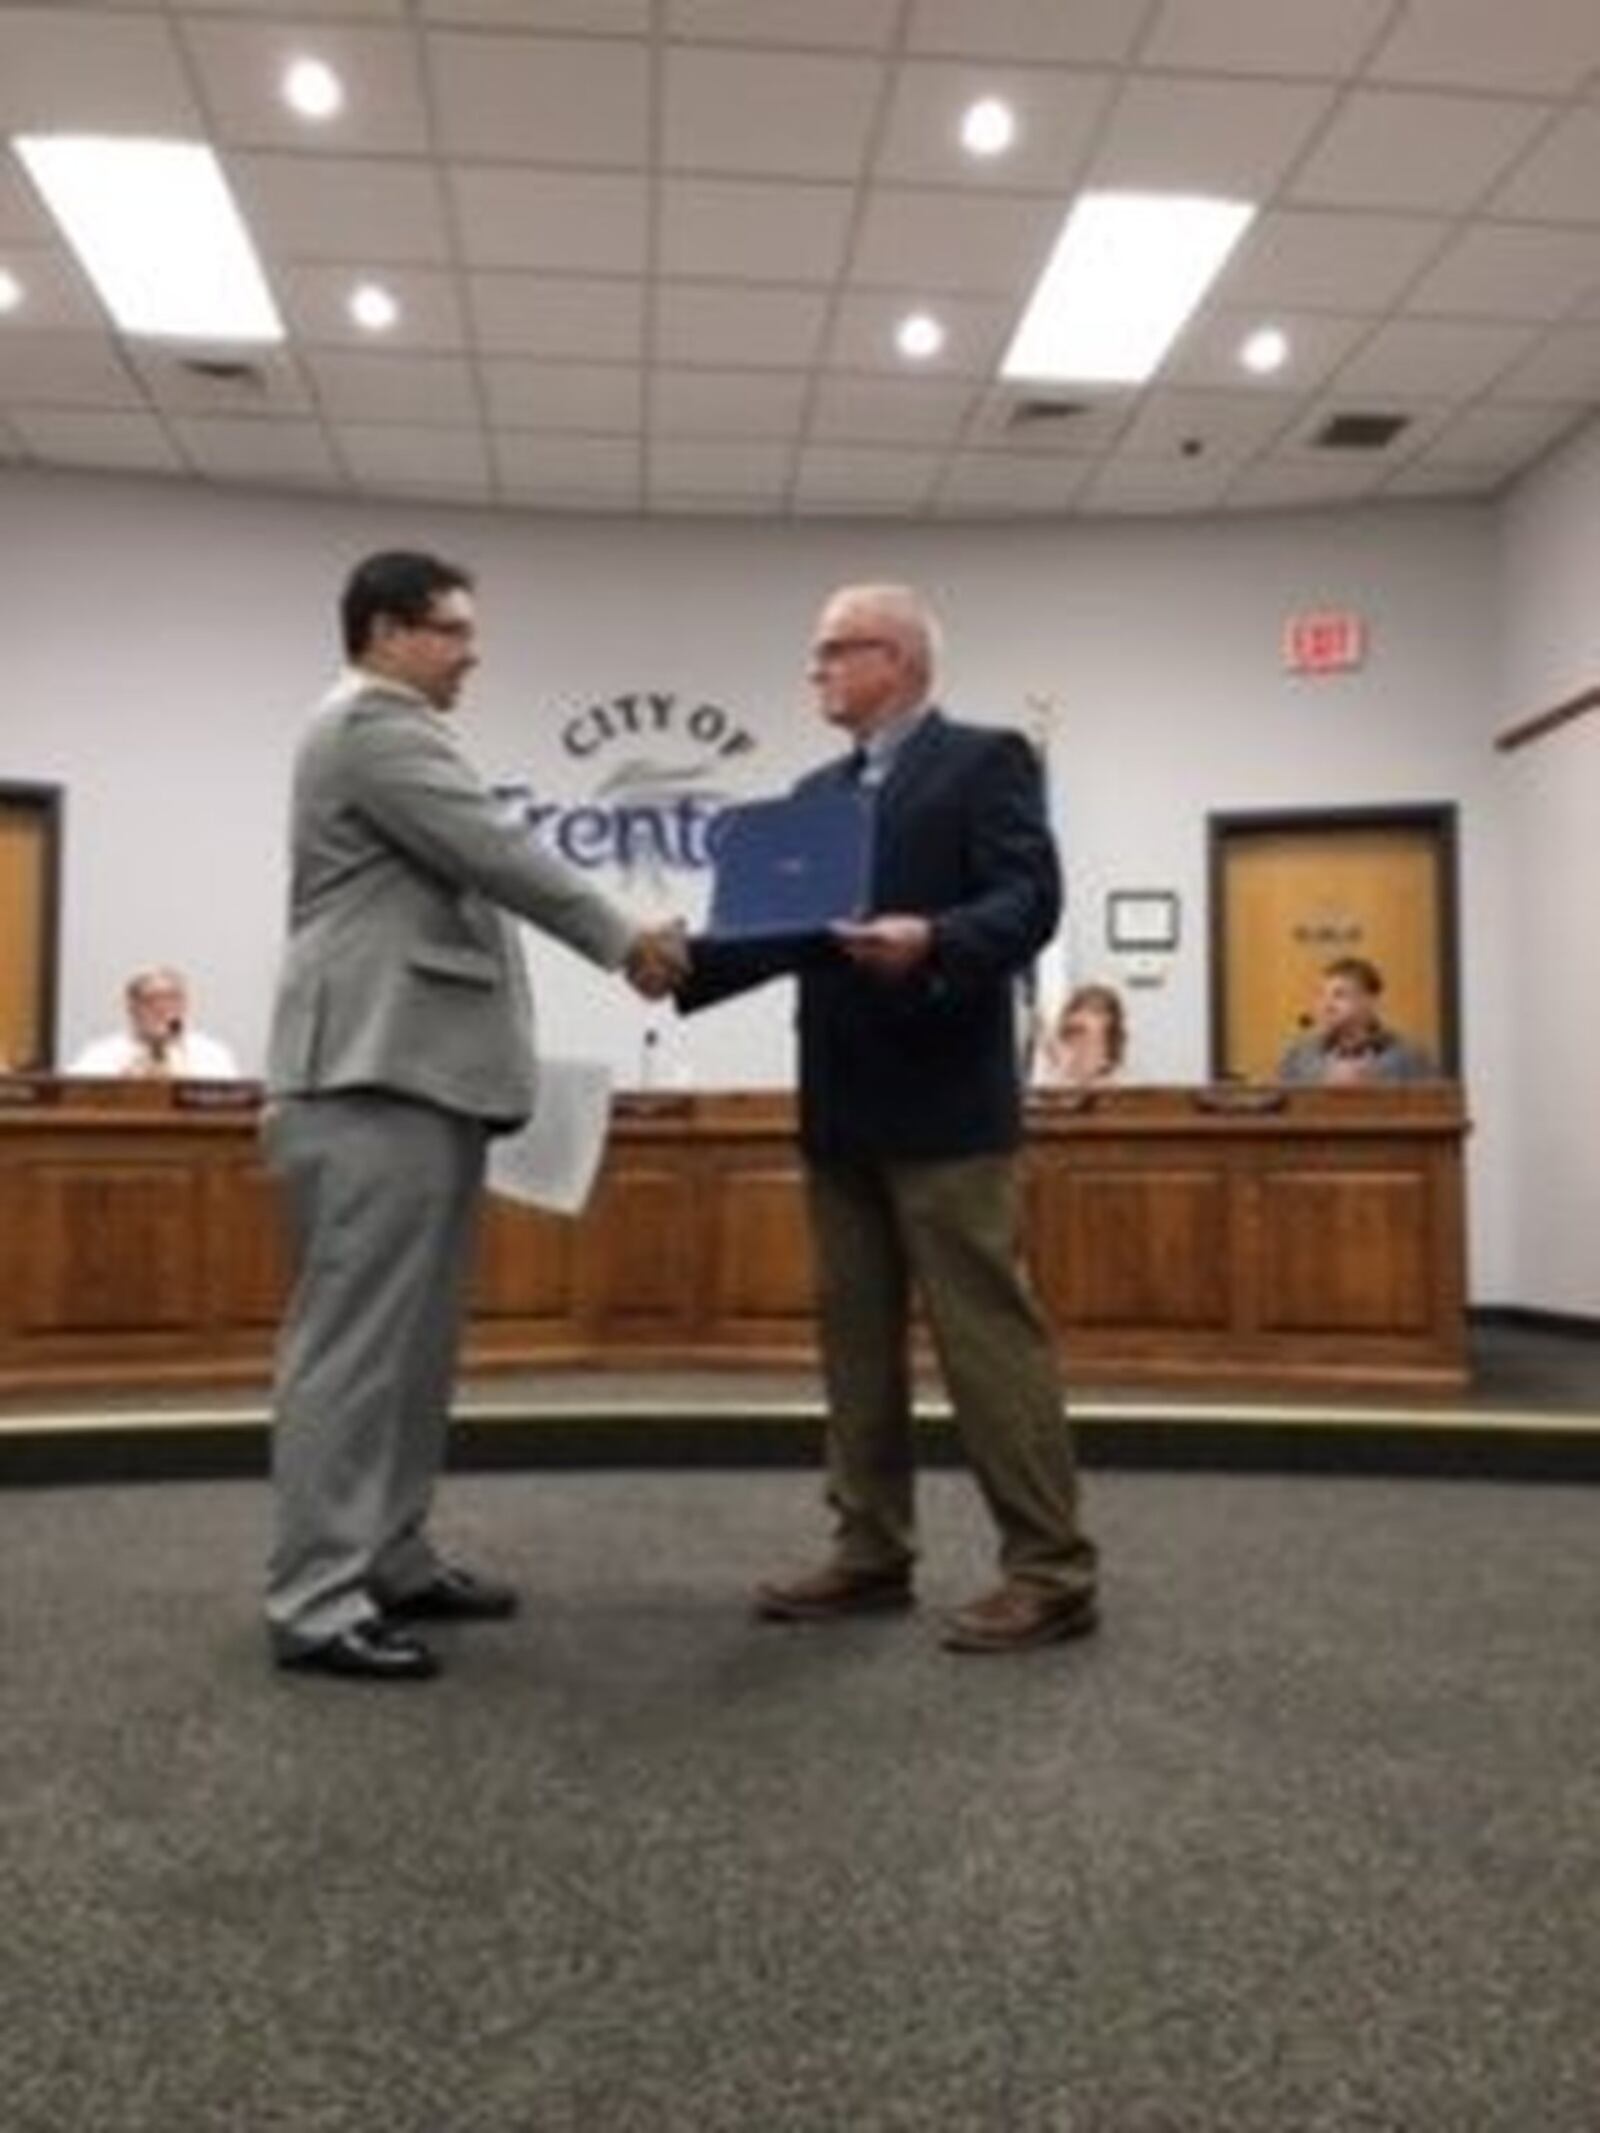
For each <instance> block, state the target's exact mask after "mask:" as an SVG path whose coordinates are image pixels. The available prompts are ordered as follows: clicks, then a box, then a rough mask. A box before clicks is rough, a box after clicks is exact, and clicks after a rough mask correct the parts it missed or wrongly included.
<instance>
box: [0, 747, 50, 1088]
mask: <svg viewBox="0 0 1600 2133" xmlns="http://www.w3.org/2000/svg"><path fill="white" fill-rule="evenodd" d="M59 830H60V794H59V793H58V792H57V790H56V788H55V787H54V786H38V785H0V1068H6V1067H9V1068H19V1067H47V1066H49V1065H51V1064H52V1063H53V1056H54V1047H55V989H56V892H57V879H58V873H59Z"/></svg>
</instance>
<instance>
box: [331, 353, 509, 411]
mask: <svg viewBox="0 0 1600 2133" xmlns="http://www.w3.org/2000/svg"><path fill="white" fill-rule="evenodd" d="M305 363H306V368H307V370H308V371H309V372H310V373H311V376H312V378H313V380H314V381H315V384H316V390H317V399H318V402H319V403H320V405H321V408H322V411H323V413H324V414H325V415H326V416H327V417H328V419H329V420H330V421H331V422H339V423H345V424H349V423H357V424H359V423H362V422H370V423H373V424H387V423H410V424H415V425H418V426H419V427H430V428H446V427H449V426H451V425H454V426H457V427H471V426H473V425H474V424H476V423H477V422H478V421H479V419H480V416H479V409H478V399H477V395H476V393H475V392H474V390H473V384H472V370H471V366H470V365H469V364H467V363H465V362H462V361H460V360H459V359H458V358H456V357H454V356H421V355H418V356H412V355H364V354H358V353H356V352H355V351H354V350H351V351H349V352H346V351H345V350H343V349H337V348H327V349H313V350H312V351H311V352H310V353H309V354H308V355H307V356H306V359H305Z"/></svg>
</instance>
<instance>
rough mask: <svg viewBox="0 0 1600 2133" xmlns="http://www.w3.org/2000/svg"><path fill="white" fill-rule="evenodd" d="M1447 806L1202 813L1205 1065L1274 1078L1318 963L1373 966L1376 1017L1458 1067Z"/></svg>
mask: <svg viewBox="0 0 1600 2133" xmlns="http://www.w3.org/2000/svg"><path fill="white" fill-rule="evenodd" d="M1454 890H1455V836H1454V811H1453V810H1452V809H1449V808H1431V809H1426V810H1415V809H1411V810H1404V811H1393V812H1389V811H1384V812H1376V811H1375V812H1372V813H1362V814H1358V815H1343V816H1341V815H1305V816H1259V817H1250V816H1231V817H1218V818H1214V820H1213V823H1212V953H1213V1016H1212V1069H1213V1072H1214V1073H1216V1074H1217V1075H1218V1076H1219V1077H1220V1076H1224V1075H1240V1076H1243V1077H1244V1078H1246V1079H1248V1080H1256V1081H1264V1080H1270V1079H1271V1078H1272V1076H1273V1074H1274V1072H1275V1071H1276V1068H1277V1064H1278V1061H1279V1059H1280V1058H1281V1057H1282V1055H1283V1052H1284V1050H1285V1048H1286V1047H1287V1046H1288V1045H1289V1044H1291V1043H1292V1042H1293V1041H1294V1039H1295V1038H1296V1037H1297V1036H1299V1035H1300V1033H1301V1031H1302V1029H1303V1028H1304V1027H1305V1021H1304V1018H1305V1017H1306V1016H1307V1015H1308V1011H1309V1009H1310V1007H1311V1005H1312V1003H1313V1001H1314V1000H1315V998H1316V994H1317V982H1318V979H1319V977H1320V975H1321V973H1322V971H1323V969H1324V967H1325V966H1326V965H1327V964H1328V963H1330V962H1332V961H1334V960H1335V959H1336V958H1337V957H1339V956H1352V955H1353V956H1362V957H1365V959H1366V960H1367V961H1368V962H1371V963H1375V964H1376V965H1377V966H1378V969H1379V970H1380V971H1381V972H1382V974H1383V979H1384V991H1383V1003H1382V1007H1383V1016H1384V1020H1385V1021H1386V1022H1388V1023H1390V1024H1391V1025H1392V1026H1393V1027H1394V1028H1395V1029H1397V1030H1399V1031H1400V1032H1401V1033H1402V1034H1403V1035H1404V1036H1406V1037H1409V1038H1412V1039H1414V1040H1415V1041H1417V1042H1418V1043H1420V1044H1422V1045H1424V1046H1426V1048H1427V1049H1428V1051H1429V1052H1430V1053H1431V1054H1432V1055H1433V1057H1434V1058H1435V1059H1437V1060H1438V1061H1439V1062H1440V1064H1441V1066H1442V1068H1443V1070H1444V1071H1445V1072H1446V1073H1447V1074H1454V1073H1456V1072H1457V1071H1458V1068H1457V1039H1456V1016H1455V967H1456V958H1455V945H1456V944H1455V895H1454Z"/></svg>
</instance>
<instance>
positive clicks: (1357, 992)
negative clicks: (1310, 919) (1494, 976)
mask: <svg viewBox="0 0 1600 2133" xmlns="http://www.w3.org/2000/svg"><path fill="white" fill-rule="evenodd" d="M1382 993H1383V974H1382V972H1381V971H1380V970H1379V969H1378V967H1377V965H1376V964H1375V963H1369V962H1368V961H1367V959H1366V957H1365V956H1359V955H1344V956H1340V957H1339V958H1338V959H1337V961H1335V962H1332V963H1329V964H1328V965H1327V966H1326V967H1325V968H1324V970H1323V973H1322V985H1321V990H1320V991H1319V993H1318V995H1317V1004H1316V1008H1315V1010H1314V1012H1313V1014H1312V1017H1311V1022H1312V1027H1311V1029H1310V1030H1309V1031H1308V1033H1307V1034H1306V1035H1305V1036H1304V1037H1302V1038H1300V1039H1299V1041H1298V1042H1297V1043H1295V1044H1291V1045H1290V1047H1289V1049H1288V1050H1287V1051H1286V1052H1285V1053H1284V1055H1283V1057H1282V1059H1281V1060H1280V1061H1279V1062H1278V1079H1279V1080H1280V1081H1299V1082H1307V1081H1320V1082H1355V1081H1433V1080H1435V1079H1436V1078H1437V1076H1438V1071H1439V1070H1438V1068H1437V1067H1436V1066H1435V1065H1434V1063H1433V1061H1432V1060H1431V1059H1430V1058H1429V1056H1428V1054H1427V1053H1426V1052H1425V1051H1424V1050H1423V1049H1422V1047H1421V1046H1420V1045H1417V1044H1411V1043H1409V1042H1408V1041H1407V1040H1406V1039H1405V1038H1404V1037H1400V1036H1397V1035H1396V1034H1395V1032H1394V1031H1393V1030H1392V1029H1389V1028H1387V1027H1386V1026H1385V1024H1384V1023H1383V1022H1382V1020H1381V1019H1380V1018H1379V1014H1378V1001H1379V999H1380V998H1381V996H1382Z"/></svg>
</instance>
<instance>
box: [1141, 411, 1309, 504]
mask: <svg viewBox="0 0 1600 2133" xmlns="http://www.w3.org/2000/svg"><path fill="white" fill-rule="evenodd" d="M1289 420H1290V407H1289V405H1287V404H1286V403H1285V402H1284V401H1283V400H1281V399H1266V398H1263V397H1261V396H1259V395H1255V394H1251V393H1243V392H1233V393H1227V392H1187V391H1181V390H1173V389H1165V390H1158V391H1155V392H1150V393H1146V395H1145V397H1144V399H1143V400H1142V401H1141V402H1140V404H1139V408H1138V411H1137V412H1136V414H1135V415H1134V417H1133V419H1132V421H1131V422H1130V423H1129V424H1128V427H1127V428H1126V429H1125V430H1124V431H1123V433H1122V436H1121V438H1120V439H1119V440H1118V444H1117V457H1118V459H1119V460H1121V459H1125V458H1129V457H1132V458H1135V459H1161V460H1168V459H1189V460H1203V461H1205V462H1206V466H1207V467H1208V468H1209V467H1213V466H1215V465H1216V464H1217V463H1218V462H1219V461H1221V462H1223V463H1225V464H1227V465H1236V464H1237V463H1238V462H1239V461H1240V460H1242V459H1249V458H1252V457H1253V456H1254V455H1255V454H1256V453H1257V452H1260V451H1262V450H1264V449H1265V448H1266V447H1267V446H1269V445H1270V444H1272V442H1273V441H1274V440H1275V438H1276V437H1277V436H1278V435H1279V433H1280V432H1281V431H1282V430H1283V429H1284V428H1285V427H1286V425H1287V424H1288V422H1289ZM1188 472H1189V473H1190V474H1192V475H1193V476H1194V479H1195V485H1196V487H1198V486H1201V485H1202V484H1201V476H1202V473H1203V472H1204V469H1202V468H1200V467H1192V468H1190V469H1189V470H1188Z"/></svg>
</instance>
